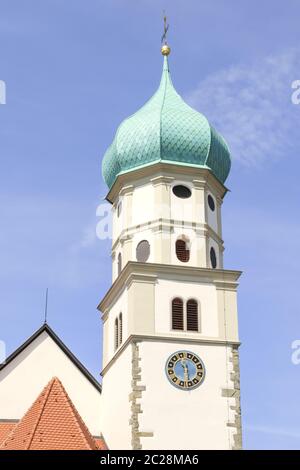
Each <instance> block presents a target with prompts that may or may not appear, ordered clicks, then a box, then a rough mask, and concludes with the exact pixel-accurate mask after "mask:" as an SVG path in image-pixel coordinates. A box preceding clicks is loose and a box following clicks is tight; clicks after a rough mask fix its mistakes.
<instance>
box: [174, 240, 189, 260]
mask: <svg viewBox="0 0 300 470" xmlns="http://www.w3.org/2000/svg"><path fill="white" fill-rule="evenodd" d="M176 256H177V258H178V259H179V261H182V262H183V263H187V262H188V261H189V259H190V250H189V249H188V248H187V243H186V241H185V240H177V241H176Z"/></svg>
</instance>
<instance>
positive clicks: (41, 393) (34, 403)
mask: <svg viewBox="0 0 300 470" xmlns="http://www.w3.org/2000/svg"><path fill="white" fill-rule="evenodd" d="M52 381H53V378H52V379H51V381H50V382H48V383H47V385H45V387H44V388H43V390H42V391H41V392H40V394H39V395H38V397H37V398H36V400H34V402H33V403H32V405H31V406H30V407H29V408H28V410H27V411H26V413H25V414H24V416H23V417H22V418H21V419H20V420H19V422H18V423H17V424H16V426H15V427H14V428H13V429H12V430H11V432H10V433H9V434H8V436H6V438H5V439H4V441H3V442H2V444H1V445H0V448H1V449H3V448H4V447H5V445H6V443H7V442H8V441H9V440H10V439H12V438H13V436H14V434H15V433H17V432H18V430H19V428H20V427H21V426H22V425H23V423H24V419H25V417H26V416H27V415H28V414H29V413H30V412H31V410H32V409H33V407H34V406H35V405H36V404H37V402H38V400H39V398H40V397H41V398H42V399H43V400H44V403H43V405H42V406H41V410H42V409H43V408H44V406H45V403H46V397H48V396H49V392H48V393H46V391H47V388H48V387H49V388H50V385H51V382H52ZM43 393H45V396H43ZM41 414H42V413H41V412H39V413H38V417H37V419H36V423H35V425H34V430H33V432H30V434H31V437H30V439H29V445H30V444H31V442H32V439H33V436H34V433H35V430H36V428H37V424H38V422H39V420H40V417H41ZM29 445H28V446H27V445H26V447H25V450H26V449H27V450H28V449H29Z"/></svg>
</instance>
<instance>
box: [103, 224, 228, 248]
mask: <svg viewBox="0 0 300 470" xmlns="http://www.w3.org/2000/svg"><path fill="white" fill-rule="evenodd" d="M183 225H184V227H185V228H187V229H193V230H195V231H196V232H197V233H200V234H201V233H202V235H203V236H205V235H206V234H208V235H209V236H210V237H211V238H213V239H214V240H215V241H216V243H218V245H219V246H220V247H221V246H222V245H223V243H224V241H223V240H222V238H220V237H219V235H218V234H217V232H215V231H214V230H213V229H212V228H211V227H210V225H208V224H206V223H205V224H201V223H196V222H191V221H182V220H174V219H166V218H159V219H154V220H150V221H149V222H144V223H143V224H138V225H132V226H131V227H128V228H127V229H124V230H122V232H121V233H120V235H119V236H118V238H117V239H116V240H115V241H114V242H113V245H112V252H113V251H114V250H115V248H116V247H117V245H118V244H119V243H122V242H123V240H124V239H128V238H131V237H132V235H133V234H134V233H135V232H136V231H139V232H141V231H143V230H149V229H151V230H152V231H155V232H157V231H165V232H169V231H170V229H173V228H175V227H182V226H183Z"/></svg>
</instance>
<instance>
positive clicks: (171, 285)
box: [155, 279, 219, 338]
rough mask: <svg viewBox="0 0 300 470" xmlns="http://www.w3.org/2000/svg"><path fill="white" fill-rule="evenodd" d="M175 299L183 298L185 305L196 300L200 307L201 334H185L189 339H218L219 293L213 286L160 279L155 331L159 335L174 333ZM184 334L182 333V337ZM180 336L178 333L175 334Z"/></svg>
mask: <svg viewBox="0 0 300 470" xmlns="http://www.w3.org/2000/svg"><path fill="white" fill-rule="evenodd" d="M174 297H181V298H182V299H183V301H184V303H185V302H186V301H187V300H188V299H191V298H193V299H196V300H197V301H198V306H199V307H200V326H201V331H200V333H198V334H197V333H195V332H192V333H191V332H190V333H185V334H186V335H187V337H199V338H201V337H204V336H209V337H218V336H219V328H218V305H217V292H216V288H215V287H214V286H213V285H210V284H206V283H200V282H199V283H194V282H186V281H185V282H180V281H175V280H166V279H159V280H158V282H157V284H156V286H155V331H156V333H157V334H165V333H168V334H169V333H172V330H171V302H172V299H173V298H174ZM183 334H184V333H183V332H180V336H182V335H183ZM174 335H175V336H177V335H178V331H177V332H174Z"/></svg>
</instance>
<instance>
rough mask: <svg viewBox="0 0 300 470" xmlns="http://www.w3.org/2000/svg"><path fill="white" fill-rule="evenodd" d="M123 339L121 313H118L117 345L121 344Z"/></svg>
mask: <svg viewBox="0 0 300 470" xmlns="http://www.w3.org/2000/svg"><path fill="white" fill-rule="evenodd" d="M122 341H123V318H122V313H120V315H119V346H120V345H121V344H122Z"/></svg>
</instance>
